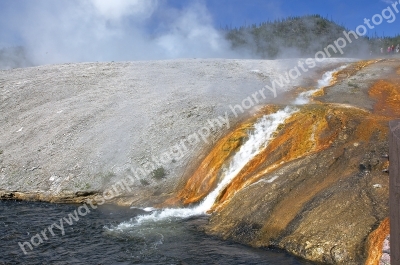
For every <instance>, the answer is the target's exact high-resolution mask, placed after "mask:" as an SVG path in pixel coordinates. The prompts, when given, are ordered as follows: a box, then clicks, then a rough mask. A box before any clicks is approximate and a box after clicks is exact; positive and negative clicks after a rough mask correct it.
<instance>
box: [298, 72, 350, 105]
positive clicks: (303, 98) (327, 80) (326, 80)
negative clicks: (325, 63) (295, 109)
mask: <svg viewBox="0 0 400 265" xmlns="http://www.w3.org/2000/svg"><path fill="white" fill-rule="evenodd" d="M346 67H347V65H343V66H341V67H338V68H336V69H333V70H332V71H328V72H326V73H324V74H323V75H322V78H321V79H320V80H318V86H317V88H316V89H313V90H309V91H305V92H302V93H300V94H299V95H298V96H297V98H296V99H295V100H294V102H293V104H295V105H304V104H307V103H309V102H310V98H311V96H312V95H313V94H314V93H315V92H317V91H318V90H320V89H322V88H324V87H327V86H329V85H330V84H331V82H332V79H333V74H334V73H336V72H338V71H340V70H343V69H344V68H346Z"/></svg>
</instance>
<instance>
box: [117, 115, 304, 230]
mask: <svg viewBox="0 0 400 265" xmlns="http://www.w3.org/2000/svg"><path fill="white" fill-rule="evenodd" d="M295 112H297V109H295V108H293V107H286V108H285V109H283V110H279V111H277V112H276V113H272V114H269V115H265V116H263V117H262V118H260V119H259V120H258V121H257V122H256V123H255V124H254V131H253V132H252V133H250V135H249V138H248V140H247V141H246V142H245V143H244V144H243V145H242V146H241V148H240V149H239V151H238V152H237V153H236V154H235V155H234V156H233V158H232V159H231V161H230V164H229V166H227V167H226V168H225V170H224V172H223V176H222V178H221V181H220V182H219V183H218V184H217V187H216V188H215V189H214V190H213V191H212V192H211V193H209V194H208V195H207V197H206V198H205V199H204V200H203V201H202V202H201V203H200V204H199V205H197V206H195V207H188V208H175V209H171V208H167V209H162V210H155V211H153V212H152V213H151V214H148V215H141V216H137V217H136V218H134V220H131V221H130V222H123V223H121V224H119V225H118V226H117V227H116V228H114V229H118V230H124V229H129V228H130V227H132V226H135V225H139V224H143V223H146V222H148V221H150V222H154V221H161V220H165V219H170V218H188V217H191V216H198V215H203V214H206V212H207V211H208V210H209V209H211V207H212V206H213V204H214V202H215V200H216V198H217V197H218V195H219V194H220V192H221V191H222V190H223V189H224V188H225V187H226V186H227V185H228V184H229V183H230V182H231V181H232V180H233V179H234V178H235V177H236V176H237V174H238V173H239V172H240V171H241V170H242V169H243V167H244V166H245V165H246V164H247V163H248V162H250V161H251V160H252V159H253V158H254V157H255V156H256V155H257V154H259V153H260V152H261V151H262V150H263V149H265V148H266V147H267V145H268V143H269V142H270V140H271V139H272V138H273V133H274V132H275V131H276V130H277V129H278V126H279V125H280V124H283V123H284V122H285V120H286V119H287V118H289V117H290V116H292V115H293V114H294V113H295Z"/></svg>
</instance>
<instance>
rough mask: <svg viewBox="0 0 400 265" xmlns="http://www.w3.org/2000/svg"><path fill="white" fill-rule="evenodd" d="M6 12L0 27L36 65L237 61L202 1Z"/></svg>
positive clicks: (22, 5)
mask: <svg viewBox="0 0 400 265" xmlns="http://www.w3.org/2000/svg"><path fill="white" fill-rule="evenodd" d="M5 13H6V14H7V15H5V16H3V17H1V18H0V26H1V27H2V28H3V29H5V31H6V32H12V33H13V34H14V37H15V38H16V39H18V40H20V42H21V45H22V46H23V47H24V48H25V49H26V50H27V53H28V55H29V57H30V58H31V60H32V62H33V63H34V64H52V63H64V62H82V61H128V60H152V59H171V58H193V57H219V58H232V57H236V58H237V57H238V55H237V54H235V53H234V52H233V51H231V50H230V44H229V43H228V42H227V41H226V40H225V38H224V36H223V35H221V34H220V33H219V31H218V30H217V29H215V28H214V26H213V21H212V18H211V16H210V14H209V12H208V10H207V9H206V7H205V6H204V5H203V4H201V2H195V3H194V4H191V5H188V6H186V7H184V8H183V9H176V8H173V7H171V6H169V5H168V2H165V1H157V0H113V1H109V0H83V1H80V0H60V1H45V0H39V1H23V2H21V1H12V2H11V1H10V2H9V3H8V6H7V12H5ZM0 38H1V36H0ZM7 41H10V40H4V38H3V40H2V39H0V48H1V47H2V46H3V47H4V46H6V45H7V44H8V43H7ZM8 45H9V46H11V45H10V44H8Z"/></svg>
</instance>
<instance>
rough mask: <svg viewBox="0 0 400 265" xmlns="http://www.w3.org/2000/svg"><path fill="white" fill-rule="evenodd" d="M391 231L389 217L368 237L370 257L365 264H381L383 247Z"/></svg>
mask: <svg viewBox="0 0 400 265" xmlns="http://www.w3.org/2000/svg"><path fill="white" fill-rule="evenodd" d="M389 233H390V221H389V217H388V218H386V219H385V220H383V221H382V223H381V224H380V225H379V227H378V228H377V229H376V230H375V231H373V232H372V233H371V234H370V235H369V237H368V246H367V251H368V258H367V260H366V262H365V265H379V261H380V259H381V257H382V247H383V242H384V241H385V238H386V236H387V235H388V234H389Z"/></svg>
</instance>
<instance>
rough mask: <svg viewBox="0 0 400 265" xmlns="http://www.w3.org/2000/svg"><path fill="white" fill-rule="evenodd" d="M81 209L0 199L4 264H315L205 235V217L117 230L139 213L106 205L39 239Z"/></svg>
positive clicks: (0, 256)
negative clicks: (60, 221)
mask: <svg viewBox="0 0 400 265" xmlns="http://www.w3.org/2000/svg"><path fill="white" fill-rule="evenodd" d="M77 206H78V205H71V204H50V203H39V202H15V201H0V264H229V265H232V264H271V265H272V264H274V265H275V264H278V265H279V264H282V265H291V264H293V265H294V264H312V263H310V262H307V261H304V260H301V259H299V258H296V257H293V256H290V255H288V254H287V253H285V252H282V251H279V250H272V249H254V248H250V247H247V246H244V245H240V244H236V243H233V242H229V241H223V240H220V239H218V238H215V237H211V236H208V235H206V234H205V233H204V231H203V229H202V227H203V226H204V225H205V224H206V223H207V221H208V219H207V217H206V216H197V217H192V218H187V219H182V218H179V219H168V220H167V219H165V220H163V221H159V222H153V223H147V224H143V225H142V226H136V227H131V228H130V229H124V230H120V229H117V228H116V227H118V226H119V225H120V224H121V223H123V222H126V221H129V220H130V219H131V218H134V217H135V216H138V215H143V214H146V212H144V211H142V210H140V209H129V208H120V207H115V206H103V207H99V208H97V209H95V210H94V209H90V210H91V212H90V213H88V214H87V215H85V216H79V220H78V221H75V220H74V221H73V224H72V225H68V224H67V223H65V222H64V232H65V234H64V235H61V230H58V229H57V228H54V229H53V231H54V234H55V235H54V236H51V234H49V233H47V237H48V239H47V240H45V239H44V238H43V236H42V237H41V238H42V240H43V243H40V242H39V241H38V240H37V239H38V238H36V239H34V243H36V244H37V246H32V250H30V248H29V247H27V246H25V251H26V253H27V254H24V252H23V250H22V248H21V247H20V246H19V244H18V242H20V243H21V244H22V243H23V242H30V241H31V238H32V236H35V235H37V233H39V234H40V233H41V231H42V230H44V229H45V228H48V227H49V226H50V225H51V224H53V223H59V220H60V218H64V217H66V216H68V213H71V212H73V211H74V210H76V209H77Z"/></svg>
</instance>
